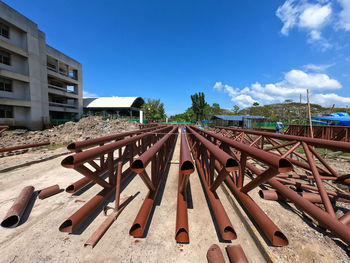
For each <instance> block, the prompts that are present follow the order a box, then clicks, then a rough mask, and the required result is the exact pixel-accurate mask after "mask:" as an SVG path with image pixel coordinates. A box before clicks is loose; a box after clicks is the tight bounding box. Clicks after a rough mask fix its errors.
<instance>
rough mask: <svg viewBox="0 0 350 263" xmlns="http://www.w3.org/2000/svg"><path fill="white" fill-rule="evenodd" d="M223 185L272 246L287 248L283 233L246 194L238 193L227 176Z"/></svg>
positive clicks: (286, 240)
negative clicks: (244, 209) (240, 203)
mask: <svg viewBox="0 0 350 263" xmlns="http://www.w3.org/2000/svg"><path fill="white" fill-rule="evenodd" d="M225 183H226V184H227V185H228V187H229V188H230V189H231V190H232V191H233V193H234V194H235V196H236V197H238V199H239V200H240V201H241V202H242V204H243V205H244V207H245V208H246V210H247V211H248V213H249V214H250V215H251V217H253V219H254V221H255V222H256V223H257V225H258V226H259V227H260V229H261V230H262V231H263V232H264V234H265V236H266V237H267V238H268V239H269V240H270V242H271V243H272V245H274V246H287V245H288V239H287V237H286V236H285V235H284V234H283V232H282V231H281V230H280V229H279V228H278V227H277V226H276V225H275V223H274V222H273V221H272V220H271V219H270V218H269V217H268V216H267V215H266V214H265V213H264V211H263V210H262V209H261V208H260V207H259V206H258V205H257V204H256V203H255V202H254V200H253V199H252V198H251V197H250V196H249V195H247V194H245V193H242V192H241V191H239V189H238V188H237V186H236V185H235V184H234V183H233V181H232V179H231V177H229V176H227V178H226V180H225Z"/></svg>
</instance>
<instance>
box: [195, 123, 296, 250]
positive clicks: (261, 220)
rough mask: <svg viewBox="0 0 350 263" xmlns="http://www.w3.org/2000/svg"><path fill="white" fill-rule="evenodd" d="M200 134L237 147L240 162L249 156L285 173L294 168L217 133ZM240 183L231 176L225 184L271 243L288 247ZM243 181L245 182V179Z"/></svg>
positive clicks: (204, 132)
mask: <svg viewBox="0 0 350 263" xmlns="http://www.w3.org/2000/svg"><path fill="white" fill-rule="evenodd" d="M196 130H199V129H196ZM200 132H201V133H202V134H205V135H206V137H207V139H208V140H212V139H213V138H214V139H216V140H217V141H220V142H222V143H226V144H227V145H229V146H231V147H237V148H238V149H239V150H240V153H241V154H240V155H239V154H234V153H232V154H233V156H234V157H235V158H236V159H237V160H239V161H241V160H240V158H241V157H242V156H244V155H248V156H250V157H252V158H256V157H257V156H258V157H259V160H260V161H262V162H264V161H266V163H268V164H270V165H274V168H275V169H276V170H279V169H281V170H283V171H288V170H289V169H291V168H292V166H291V165H290V164H289V163H288V161H285V160H283V161H281V160H279V159H282V158H280V157H277V156H275V155H271V154H269V153H266V152H264V151H262V150H259V149H255V148H250V149H247V148H245V147H243V146H242V145H241V144H242V143H240V142H235V141H233V140H231V139H228V138H226V137H223V136H221V135H218V134H216V133H212V132H208V131H200ZM237 148H236V149H237ZM252 152H253V153H252ZM256 152H257V153H256ZM253 154H254V155H253ZM265 159H269V160H265ZM287 164H289V165H287ZM241 165H242V162H241ZM281 165H282V166H281ZM215 168H216V170H217V171H220V169H221V166H220V164H219V163H217V162H216V163H215ZM240 176H244V173H242V174H241V175H240ZM238 181H239V180H236V179H235V177H233V178H232V177H231V176H229V175H228V176H227V177H226V178H225V183H226V184H227V185H228V186H229V188H230V189H231V190H232V191H233V193H234V195H235V197H236V198H237V199H238V200H239V201H240V202H241V204H242V205H243V206H244V208H245V209H246V211H247V212H248V213H249V214H250V215H251V217H253V219H254V221H255V222H256V223H257V225H258V226H259V227H260V228H261V230H262V231H263V232H264V234H265V235H266V237H267V238H268V239H269V240H270V242H271V243H272V244H273V245H275V246H285V245H288V239H287V238H286V236H285V235H284V234H283V232H282V231H281V230H280V229H279V228H278V227H277V226H276V225H275V224H274V222H273V221H272V220H271V219H270V218H269V217H268V216H267V215H266V214H265V213H264V211H263V210H262V209H261V208H260V207H259V206H258V205H257V204H256V203H255V202H254V200H253V199H252V198H251V197H250V196H249V195H248V194H246V193H244V192H242V191H241V189H242V188H240V187H239V186H238ZM241 181H243V179H242V180H241Z"/></svg>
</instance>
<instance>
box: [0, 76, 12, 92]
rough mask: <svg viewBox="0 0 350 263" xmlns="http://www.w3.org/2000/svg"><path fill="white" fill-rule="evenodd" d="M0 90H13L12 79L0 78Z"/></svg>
mask: <svg viewBox="0 0 350 263" xmlns="http://www.w3.org/2000/svg"><path fill="white" fill-rule="evenodd" d="M0 91H8V92H12V80H10V79H4V78H0Z"/></svg>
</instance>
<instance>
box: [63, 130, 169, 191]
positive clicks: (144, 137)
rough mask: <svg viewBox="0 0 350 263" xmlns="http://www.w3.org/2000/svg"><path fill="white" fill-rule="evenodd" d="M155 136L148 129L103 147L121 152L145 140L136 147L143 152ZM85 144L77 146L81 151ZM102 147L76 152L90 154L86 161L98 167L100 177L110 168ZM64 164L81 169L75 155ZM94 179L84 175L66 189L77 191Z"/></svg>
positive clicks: (97, 173)
mask: <svg viewBox="0 0 350 263" xmlns="http://www.w3.org/2000/svg"><path fill="white" fill-rule="evenodd" d="M167 130H169V127H161V128H159V129H156V130H153V129H152V131H153V133H163V132H165V131H167ZM143 131H144V130H143ZM129 135H130V134H129ZM161 135H162V134H161ZM113 136H115V137H114V138H116V136H117V135H113ZM155 137H156V136H155V135H154V134H152V132H150V131H148V132H144V133H141V134H140V135H137V136H134V137H130V138H125V139H123V140H119V141H117V142H114V143H110V144H107V145H103V147H104V148H107V147H106V146H108V150H107V152H108V151H112V150H118V151H119V154H121V151H122V148H123V147H124V146H128V145H131V144H134V143H135V142H137V141H140V140H141V141H142V142H143V144H140V145H139V147H138V149H136V152H143V151H145V150H146V149H147V147H149V146H150V144H151V143H152V140H153V141H155V140H156V139H155ZM152 138H153V139H152ZM100 142H101V141H99V143H100ZM111 144H113V145H112V147H110V146H111ZM87 145H88V146H89V147H90V146H92V143H88V144H87ZM85 146H86V145H84V144H81V143H79V144H78V146H77V147H78V149H79V150H80V151H81V149H82V148H84V147H85ZM101 147H102V146H100V147H97V148H94V149H89V150H86V151H85V152H80V151H79V152H78V153H77V154H76V155H78V156H81V155H85V156H86V155H87V156H88V158H87V159H85V162H88V163H89V164H90V165H93V166H94V168H95V169H96V172H95V176H98V177H99V176H101V175H103V174H104V173H105V172H106V171H107V169H108V166H107V163H105V162H104V155H105V154H106V151H105V152H103V151H101ZM72 148H73V147H72ZM129 148H130V147H129ZM130 150H131V149H130ZM124 152H125V150H124ZM132 153H133V154H134V153H135V152H134V151H132ZM73 156H75V155H73ZM78 158H79V157H78ZM96 158H100V165H98V164H96V163H95V161H94V160H95V159H96ZM101 160H102V161H101ZM117 162H118V160H115V165H116V164H117ZM101 164H102V165H101ZM62 165H63V166H64V167H67V168H75V169H79V166H80V165H79V164H75V163H74V157H71V156H68V157H67V158H66V159H64V160H63V161H62ZM92 181H93V179H92V178H91V177H86V176H84V177H83V178H82V179H80V180H78V181H76V182H74V183H72V184H70V185H69V186H68V187H67V188H66V191H67V192H68V193H75V192H77V191H78V190H80V189H81V188H83V187H84V186H86V185H87V184H89V183H91V182H92Z"/></svg>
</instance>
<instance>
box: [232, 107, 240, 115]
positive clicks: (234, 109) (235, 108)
mask: <svg viewBox="0 0 350 263" xmlns="http://www.w3.org/2000/svg"><path fill="white" fill-rule="evenodd" d="M232 111H233V113H234V114H238V111H239V106H237V105H234V106H233V110H232Z"/></svg>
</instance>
